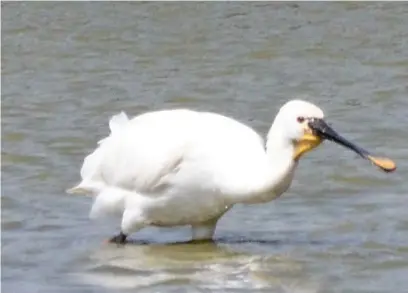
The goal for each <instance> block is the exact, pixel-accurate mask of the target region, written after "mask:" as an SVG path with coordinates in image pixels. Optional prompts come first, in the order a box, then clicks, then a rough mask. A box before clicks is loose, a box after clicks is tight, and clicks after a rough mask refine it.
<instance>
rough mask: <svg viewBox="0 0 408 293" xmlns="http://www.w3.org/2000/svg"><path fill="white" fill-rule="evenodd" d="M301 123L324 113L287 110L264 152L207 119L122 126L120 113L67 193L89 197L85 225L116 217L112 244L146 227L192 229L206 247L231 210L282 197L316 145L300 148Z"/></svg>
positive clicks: (190, 115)
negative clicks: (99, 218) (118, 224)
mask: <svg viewBox="0 0 408 293" xmlns="http://www.w3.org/2000/svg"><path fill="white" fill-rule="evenodd" d="M303 117H316V118H322V117H323V112H322V111H321V110H320V109H319V108H318V107H316V106H314V105H313V104H310V103H308V102H305V101H299V100H294V101H290V102H288V103H286V104H285V105H284V106H283V107H282V108H281V109H280V111H279V113H278V115H277V116H276V118H275V121H274V123H273V125H272V127H271V129H270V131H269V133H268V139H267V142H266V144H265V143H264V141H263V139H262V138H261V137H260V136H259V135H258V134H257V133H256V132H255V131H254V130H252V129H251V128H249V127H248V126H246V125H244V124H242V123H240V122H237V121H235V120H233V119H231V118H228V117H225V116H222V115H218V114H214V113H207V112H196V111H191V110H186V109H177V110H165V111H156V112H149V113H146V114H142V115H140V116H137V117H135V118H133V119H128V117H127V116H126V114H125V113H123V112H122V113H120V114H118V115H116V116H113V117H112V118H111V120H110V122H109V127H110V130H111V133H110V135H109V136H108V137H107V138H104V139H102V140H101V141H100V142H99V146H98V147H97V148H96V150H95V151H94V152H92V153H91V154H90V155H88V156H87V157H86V158H85V160H84V163H83V166H82V169H81V177H82V181H81V183H79V185H77V186H76V187H74V188H72V189H70V190H69V192H71V193H85V194H91V195H93V196H95V201H94V204H93V207H92V210H91V217H97V216H100V215H104V214H119V215H122V223H121V233H120V235H118V236H115V237H114V238H112V240H113V241H115V242H124V240H125V238H126V236H127V235H129V234H130V233H133V232H136V231H138V230H140V229H142V228H144V227H146V226H150V225H153V226H167V227H169V226H178V225H191V226H192V229H193V230H192V231H193V235H192V238H193V239H194V240H199V239H211V238H212V236H213V233H214V229H215V225H216V223H217V220H218V219H219V218H220V217H221V216H222V215H223V214H224V213H225V212H226V211H227V210H228V209H229V208H231V207H232V206H233V205H234V204H236V203H261V202H268V201H271V200H273V199H275V198H277V197H278V196H280V195H281V194H282V193H283V192H284V191H286V189H287V188H288V187H289V185H290V182H291V180H292V177H293V172H294V169H295V167H296V165H297V159H298V158H299V157H300V155H301V154H303V153H304V152H306V151H308V150H310V149H312V148H313V147H315V146H317V145H318V144H319V143H320V141H316V142H315V143H314V144H311V145H310V146H309V147H307V148H299V147H300V146H301V143H302V142H304V139H303V138H304V135H305V134H307V133H308V130H309V129H308V127H307V123H306V122H304V121H302V119H300V118H303ZM309 132H310V131H309Z"/></svg>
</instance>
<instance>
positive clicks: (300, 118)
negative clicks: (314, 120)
mask: <svg viewBox="0 0 408 293" xmlns="http://www.w3.org/2000/svg"><path fill="white" fill-rule="evenodd" d="M304 121H305V117H303V116H299V117H298V118H297V122H299V123H303V122H304Z"/></svg>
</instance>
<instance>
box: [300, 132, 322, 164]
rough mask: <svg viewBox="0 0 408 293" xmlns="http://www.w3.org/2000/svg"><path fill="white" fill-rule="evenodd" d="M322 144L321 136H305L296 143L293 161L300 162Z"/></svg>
mask: <svg viewBox="0 0 408 293" xmlns="http://www.w3.org/2000/svg"><path fill="white" fill-rule="evenodd" d="M321 143H322V139H321V138H320V137H319V136H316V135H313V134H305V135H303V137H302V138H301V139H300V140H299V141H296V142H295V143H294V147H295V150H294V154H293V159H294V160H295V161H298V160H299V159H300V157H301V156H303V155H304V154H306V153H307V152H310V151H311V150H313V149H314V148H316V147H318V146H319V145H320V144H321Z"/></svg>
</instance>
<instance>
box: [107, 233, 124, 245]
mask: <svg viewBox="0 0 408 293" xmlns="http://www.w3.org/2000/svg"><path fill="white" fill-rule="evenodd" d="M126 237H127V235H126V234H123V232H122V231H121V232H120V233H119V234H118V235H116V236H113V237H112V238H110V239H109V241H108V242H110V243H116V244H125V242H126Z"/></svg>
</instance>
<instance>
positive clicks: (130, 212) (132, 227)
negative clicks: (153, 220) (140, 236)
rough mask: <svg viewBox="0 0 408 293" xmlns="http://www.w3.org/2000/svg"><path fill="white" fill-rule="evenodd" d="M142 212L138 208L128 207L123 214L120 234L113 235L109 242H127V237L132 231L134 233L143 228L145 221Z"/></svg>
mask: <svg viewBox="0 0 408 293" xmlns="http://www.w3.org/2000/svg"><path fill="white" fill-rule="evenodd" d="M140 214H141V213H140V212H139V211H138V210H136V209H127V210H125V211H124V213H123V216H122V224H121V230H120V233H119V234H118V235H115V236H113V237H112V238H111V239H109V241H108V242H111V243H116V244H125V243H126V238H127V236H128V235H129V234H130V233H134V232H137V231H139V230H140V229H142V228H143V226H144V225H143V224H142V223H143V221H142V218H141V217H140Z"/></svg>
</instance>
